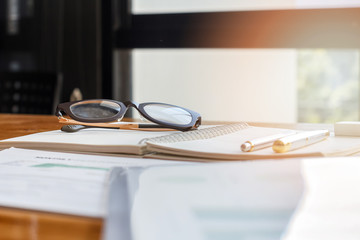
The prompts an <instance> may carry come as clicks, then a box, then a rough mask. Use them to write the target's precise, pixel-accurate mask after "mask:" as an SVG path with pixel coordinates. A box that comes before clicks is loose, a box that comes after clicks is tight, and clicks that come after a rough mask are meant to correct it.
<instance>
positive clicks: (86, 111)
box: [70, 101, 121, 119]
mask: <svg viewBox="0 0 360 240" xmlns="http://www.w3.org/2000/svg"><path fill="white" fill-rule="evenodd" d="M120 110H121V107H120V106H119V105H118V104H116V103H114V102H111V101H84V102H79V103H75V104H73V105H71V106H70V111H71V112H72V114H74V115H75V116H76V117H79V118H88V119H102V118H110V117H114V116H115V115H116V114H118V113H119V112H120Z"/></svg>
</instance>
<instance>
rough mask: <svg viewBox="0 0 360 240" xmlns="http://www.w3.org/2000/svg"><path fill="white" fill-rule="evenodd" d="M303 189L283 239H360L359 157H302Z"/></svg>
mask: <svg viewBox="0 0 360 240" xmlns="http://www.w3.org/2000/svg"><path fill="white" fill-rule="evenodd" d="M303 176H304V181H305V184H306V191H305V194H304V198H303V201H302V204H301V205H300V207H299V209H298V211H297V213H296V214H295V216H294V221H293V222H292V224H291V227H289V231H288V234H287V236H286V237H285V238H284V239H286V240H303V239H306V240H318V239H326V240H335V239H336V240H338V239H346V240H351V239H354V240H355V239H360V189H359V184H360V158H359V157H341V158H322V159H306V160H303Z"/></svg>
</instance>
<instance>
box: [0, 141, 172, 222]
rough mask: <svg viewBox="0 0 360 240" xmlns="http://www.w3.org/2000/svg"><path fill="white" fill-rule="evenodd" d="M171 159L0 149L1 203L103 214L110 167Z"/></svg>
mask: <svg viewBox="0 0 360 240" xmlns="http://www.w3.org/2000/svg"><path fill="white" fill-rule="evenodd" d="M171 163H173V162H170V161H162V160H150V159H146V160H144V159H141V158H124V157H109V156H97V155H85V154H70V153H59V152H46V151H36V150H24V149H16V148H11V149H7V150H3V151H0V205H1V206H5V207H16V208H24V209H33V210H41V211H49V212H58V213H64V214H73V215H81V216H90V217H105V215H106V212H105V209H106V204H105V203H106V196H105V195H106V194H107V192H106V184H107V175H108V172H109V170H110V169H111V168H112V167H115V166H121V167H130V166H150V165H162V164H171Z"/></svg>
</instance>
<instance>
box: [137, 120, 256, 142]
mask: <svg viewBox="0 0 360 240" xmlns="http://www.w3.org/2000/svg"><path fill="white" fill-rule="evenodd" d="M248 127H249V125H248V124H247V123H245V122H240V123H234V124H227V125H221V126H216V127H209V128H203V129H199V130H194V131H189V132H181V133H174V134H170V135H166V136H160V137H154V138H147V139H143V140H142V141H141V142H142V143H144V142H152V143H174V142H184V141H191V140H200V139H209V138H213V137H218V136H222V135H226V134H230V133H233V132H237V131H240V130H242V129H245V128H248Z"/></svg>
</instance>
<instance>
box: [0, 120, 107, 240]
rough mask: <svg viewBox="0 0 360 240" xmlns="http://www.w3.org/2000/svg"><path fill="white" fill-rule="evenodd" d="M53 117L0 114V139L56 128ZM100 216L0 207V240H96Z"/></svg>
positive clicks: (57, 126) (56, 124)
mask: <svg viewBox="0 0 360 240" xmlns="http://www.w3.org/2000/svg"><path fill="white" fill-rule="evenodd" d="M60 126H61V125H60V124H59V123H58V121H57V118H56V117H55V116H44V115H15V114H0V140H2V139H6V138H10V137H18V136H22V135H26V134H31V133H36V132H43V131H50V130H55V129H59V128H60ZM102 226H103V219H100V218H87V217H79V216H72V215H65V214H55V213H46V212H39V211H30V210H22V209H15V208H7V207H0V240H3V239H6V240H12V239H21V240H27V239H29V240H30V239H31V240H32V239H38V240H41V239H54V240H56V239H59V240H60V239H61V240H64V239H66V240H68V239H76V240H81V239H86V240H92V239H100V238H101V230H102Z"/></svg>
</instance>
